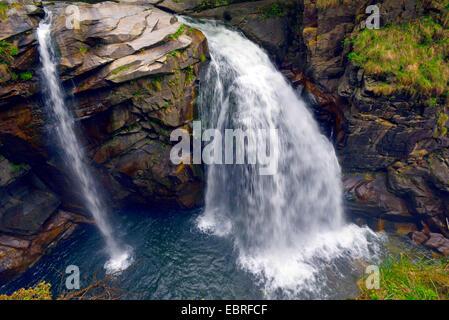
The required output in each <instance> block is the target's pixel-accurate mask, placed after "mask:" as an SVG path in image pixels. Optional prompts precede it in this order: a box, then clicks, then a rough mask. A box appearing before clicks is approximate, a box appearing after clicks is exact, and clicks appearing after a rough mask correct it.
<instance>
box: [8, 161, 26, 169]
mask: <svg viewBox="0 0 449 320" xmlns="http://www.w3.org/2000/svg"><path fill="white" fill-rule="evenodd" d="M11 166H12V167H13V168H14V170H16V171H17V170H20V169H21V168H23V167H24V166H25V164H24V163H19V164H16V163H13V162H11Z"/></svg>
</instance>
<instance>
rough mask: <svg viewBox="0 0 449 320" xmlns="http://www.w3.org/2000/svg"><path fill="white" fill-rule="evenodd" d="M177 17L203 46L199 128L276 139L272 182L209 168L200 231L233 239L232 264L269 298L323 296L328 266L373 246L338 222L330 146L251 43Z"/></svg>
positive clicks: (361, 232) (362, 232)
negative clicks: (272, 132)
mask: <svg viewBox="0 0 449 320" xmlns="http://www.w3.org/2000/svg"><path fill="white" fill-rule="evenodd" d="M180 19H181V20H182V21H183V22H184V23H186V24H189V25H191V26H193V27H195V28H197V29H200V30H201V31H203V33H204V34H205V35H206V37H207V39H208V43H209V49H210V53H211V59H212V61H211V63H210V65H209V67H208V69H207V70H206V72H205V74H204V75H203V79H202V81H201V85H200V96H199V104H200V109H201V110H200V111H201V118H202V121H203V128H205V127H207V128H217V129H219V130H220V131H222V132H224V130H225V129H231V128H234V129H236V128H241V129H257V128H266V129H268V128H276V129H277V130H278V135H279V139H278V140H277V142H276V145H275V148H276V149H277V154H278V158H277V167H278V170H277V173H276V174H275V175H273V176H261V175H259V174H258V171H257V170H255V169H254V166H250V165H244V166H242V165H212V166H208V168H207V171H208V172H207V191H206V207H205V212H204V213H203V214H202V215H201V216H200V217H199V219H198V226H199V228H200V229H202V230H204V231H206V232H212V233H213V234H216V235H220V236H228V237H230V238H232V239H233V241H234V244H235V247H236V249H237V250H238V253H239V264H240V265H241V266H242V267H243V268H244V269H245V270H248V271H250V272H251V273H253V274H254V275H255V276H256V277H257V278H258V279H259V280H260V281H261V282H262V283H263V285H264V287H265V290H266V291H267V292H268V293H269V296H270V297H284V298H285V297H291V298H294V297H298V295H299V294H300V293H303V292H308V293H309V296H308V297H312V298H313V297H320V296H321V297H323V294H322V293H321V289H322V286H323V284H320V282H321V281H325V279H326V275H324V273H326V272H327V271H326V269H327V268H328V267H329V268H332V266H333V265H335V264H336V263H338V262H337V261H340V260H341V259H346V260H347V261H349V260H351V259H354V258H361V257H365V258H366V257H369V256H370V255H371V254H372V253H373V247H376V245H375V244H374V245H373V246H371V245H370V241H369V240H368V239H375V238H376V237H377V236H376V235H375V234H374V233H373V232H371V231H369V229H367V228H359V227H358V226H356V225H354V224H348V223H346V221H345V219H344V212H343V205H342V199H343V194H342V185H341V179H340V167H339V164H338V160H337V157H336V155H335V152H334V149H333V146H332V144H331V143H330V142H329V141H328V140H327V139H326V138H325V137H324V136H323V135H322V134H320V131H319V127H318V125H317V123H316V122H315V120H314V119H313V117H312V115H311V113H310V112H309V110H308V109H307V107H306V105H305V104H304V102H303V101H302V100H301V99H300V98H298V96H297V95H296V93H295V91H294V90H293V88H292V87H291V86H290V85H289V84H288V83H287V81H286V80H285V79H284V77H283V76H282V74H281V73H280V72H279V71H278V70H276V68H275V66H274V65H273V64H272V63H271V62H270V59H269V57H268V56H267V54H266V53H265V52H264V51H263V50H262V49H260V48H259V47H258V46H257V45H256V44H254V43H252V42H251V41H249V40H248V39H246V38H245V37H244V36H242V35H241V34H240V33H238V32H236V31H233V30H230V29H228V28H226V27H225V26H223V25H222V24H217V23H216V22H213V21H202V22H198V21H196V20H191V19H188V18H183V17H181V18H180ZM248 132H249V133H250V135H252V136H250V137H249V144H251V142H254V141H257V138H258V137H256V136H254V135H255V134H256V133H257V130H249V131H248ZM375 250H376V249H374V251H375ZM349 263H350V262H349ZM333 269H334V270H335V269H338V268H333ZM337 272H338V271H337ZM303 296H304V295H303Z"/></svg>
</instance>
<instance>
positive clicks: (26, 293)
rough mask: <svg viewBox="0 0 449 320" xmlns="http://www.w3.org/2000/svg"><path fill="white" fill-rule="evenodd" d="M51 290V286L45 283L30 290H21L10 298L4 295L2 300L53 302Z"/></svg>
mask: <svg viewBox="0 0 449 320" xmlns="http://www.w3.org/2000/svg"><path fill="white" fill-rule="evenodd" d="M50 289H51V285H50V284H49V283H46V282H45V281H44V282H41V283H38V284H37V285H35V286H34V287H30V288H28V289H25V288H22V289H19V290H17V291H16V292H13V293H12V294H11V295H10V296H8V295H5V294H2V295H0V300H51V299H52V295H51V292H50Z"/></svg>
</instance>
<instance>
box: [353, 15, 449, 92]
mask: <svg viewBox="0 0 449 320" xmlns="http://www.w3.org/2000/svg"><path fill="white" fill-rule="evenodd" d="M448 57H449V30H448V29H447V28H445V27H443V26H442V25H441V24H439V23H438V22H436V21H435V20H433V19H432V18H431V17H420V18H418V19H416V20H413V21H411V22H409V23H405V24H401V25H392V26H387V27H385V28H383V29H380V30H369V29H365V30H363V31H361V32H360V33H358V34H357V36H356V37H355V39H354V40H353V52H351V53H350V54H349V55H348V58H349V59H350V60H351V61H352V62H353V63H354V64H356V65H358V66H360V67H362V68H363V69H364V70H365V72H366V73H367V74H370V75H373V76H374V77H375V78H376V80H378V81H380V84H378V85H377V86H376V87H375V88H374V91H375V92H376V93H378V94H383V95H390V94H393V93H407V94H410V95H411V96H412V97H419V96H426V97H438V96H440V95H442V94H445V93H446V92H447V91H448V83H449V61H448Z"/></svg>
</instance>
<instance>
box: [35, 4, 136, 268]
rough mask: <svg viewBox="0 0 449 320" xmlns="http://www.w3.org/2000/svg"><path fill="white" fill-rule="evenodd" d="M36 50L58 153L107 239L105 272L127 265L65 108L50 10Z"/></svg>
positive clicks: (126, 255) (39, 31)
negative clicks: (53, 124)
mask: <svg viewBox="0 0 449 320" xmlns="http://www.w3.org/2000/svg"><path fill="white" fill-rule="evenodd" d="M37 37H38V41H39V54H40V61H41V64H42V70H41V71H42V83H43V85H44V91H45V95H44V96H45V104H46V107H47V110H48V111H49V113H50V117H51V118H52V119H53V120H54V121H55V129H56V133H57V138H58V141H59V147H60V149H61V153H62V155H63V158H64V159H65V162H66V164H67V166H68V168H69V169H70V170H71V172H72V176H73V180H74V182H75V183H76V186H77V187H78V188H80V191H81V194H82V195H83V198H84V201H85V207H86V209H87V210H88V211H89V212H90V213H91V214H92V216H93V218H94V219H95V222H96V225H97V226H98V228H99V229H100V231H101V233H102V234H103V236H104V239H105V241H106V246H107V250H108V253H109V255H110V260H109V261H108V262H106V264H105V268H106V270H107V271H108V272H115V271H120V270H123V269H126V268H127V267H128V265H129V263H130V259H131V258H130V252H129V249H124V248H122V247H121V246H120V245H119V244H118V243H117V241H116V240H115V239H114V235H113V231H112V227H111V225H110V224H109V222H108V220H107V209H106V207H105V205H104V203H103V201H102V199H101V196H100V194H99V192H98V187H97V185H96V183H95V181H94V179H93V177H92V176H91V174H90V172H89V168H88V166H87V165H86V164H85V163H84V153H83V150H82V146H81V144H80V142H79V141H78V138H77V136H76V133H75V121H74V118H73V116H72V114H71V112H70V110H68V109H67V108H66V105H65V101H64V92H63V89H62V87H61V84H60V81H59V76H58V72H57V66H58V61H57V58H56V55H55V52H54V49H53V46H52V38H51V12H47V17H46V18H45V20H43V21H41V22H40V23H39V27H38V29H37Z"/></svg>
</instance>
